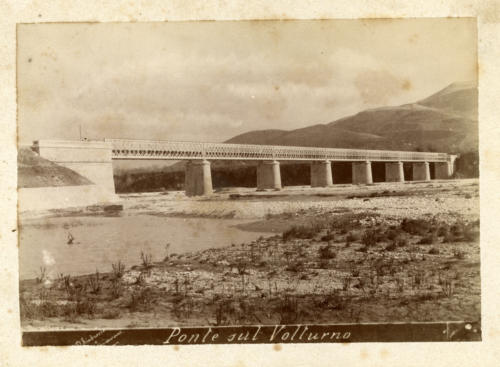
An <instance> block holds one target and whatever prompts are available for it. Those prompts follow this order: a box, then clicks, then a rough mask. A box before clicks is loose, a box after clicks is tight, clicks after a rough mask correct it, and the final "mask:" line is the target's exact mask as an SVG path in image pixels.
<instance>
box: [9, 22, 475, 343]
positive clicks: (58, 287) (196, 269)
mask: <svg viewBox="0 0 500 367" xmlns="http://www.w3.org/2000/svg"><path fill="white" fill-rule="evenodd" d="M477 52H478V36H477V24H476V18H465V17H464V18H411V19H410V18H408V19H382V18H381V19H342V20H341V19H338V20H336V19H329V20H289V21H280V20H265V21H264V20H262V21H257V20H255V21H182V22H134V23H128V22H102V23H79V22H74V23H72V22H67V23H62V22H61V23H58V22H54V23H43V22H40V23H21V24H17V69H16V72H17V76H16V77H17V132H18V152H17V154H18V156H17V167H18V239H19V244H18V246H19V312H20V326H21V330H22V332H23V345H69V344H77V345H82V344H107V345H114V344H201V343H203V344H210V343H213V344H217V343H308V342H309V343H320V342H323V343H328V342H330V343H332V342H364V341H370V342H385V341H394V342H400V341H480V340H481V339H482V334H481V277H480V268H481V264H480V242H479V237H480V236H479V231H480V215H479V185H480V179H479V137H478V58H477Z"/></svg>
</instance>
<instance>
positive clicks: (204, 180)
mask: <svg viewBox="0 0 500 367" xmlns="http://www.w3.org/2000/svg"><path fill="white" fill-rule="evenodd" d="M184 189H185V190H186V195H187V196H200V195H210V194H212V192H213V188H212V172H211V170H210V162H209V161H207V160H196V161H189V162H187V164H186V168H185V179H184Z"/></svg>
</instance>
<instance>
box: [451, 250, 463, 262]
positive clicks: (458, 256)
mask: <svg viewBox="0 0 500 367" xmlns="http://www.w3.org/2000/svg"><path fill="white" fill-rule="evenodd" d="M453 257H454V258H455V259H459V260H463V259H465V251H462V250H459V249H453Z"/></svg>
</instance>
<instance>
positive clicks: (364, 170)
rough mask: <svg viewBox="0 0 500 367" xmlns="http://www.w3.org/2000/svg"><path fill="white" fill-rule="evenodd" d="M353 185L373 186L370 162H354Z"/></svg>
mask: <svg viewBox="0 0 500 367" xmlns="http://www.w3.org/2000/svg"><path fill="white" fill-rule="evenodd" d="M352 183H353V184H355V185H358V184H372V183H373V177H372V163H371V162H370V161H364V162H352Z"/></svg>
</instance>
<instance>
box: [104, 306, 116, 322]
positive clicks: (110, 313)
mask: <svg viewBox="0 0 500 367" xmlns="http://www.w3.org/2000/svg"><path fill="white" fill-rule="evenodd" d="M119 317H120V310H119V309H118V308H110V309H107V310H106V311H104V313H103V314H102V318H103V319H108V320H112V319H117V318H119Z"/></svg>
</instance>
